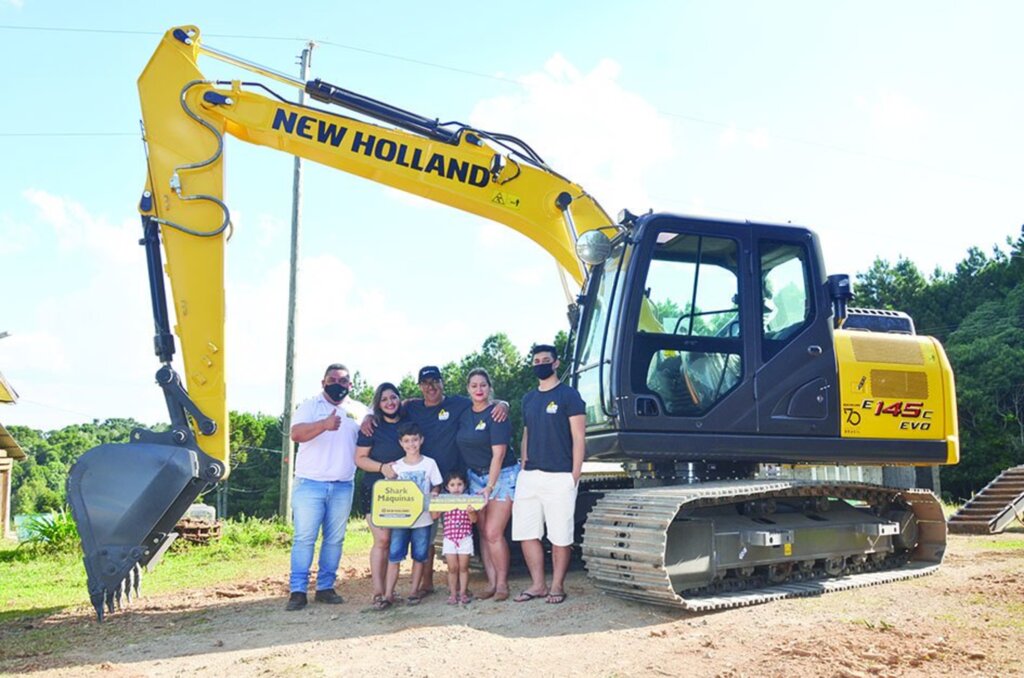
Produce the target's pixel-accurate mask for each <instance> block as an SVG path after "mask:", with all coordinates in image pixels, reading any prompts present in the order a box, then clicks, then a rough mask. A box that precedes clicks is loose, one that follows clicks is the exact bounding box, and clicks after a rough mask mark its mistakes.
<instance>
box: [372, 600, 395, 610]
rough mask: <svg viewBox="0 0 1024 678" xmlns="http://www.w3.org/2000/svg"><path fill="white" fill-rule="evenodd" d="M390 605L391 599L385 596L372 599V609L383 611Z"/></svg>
mask: <svg viewBox="0 0 1024 678" xmlns="http://www.w3.org/2000/svg"><path fill="white" fill-rule="evenodd" d="M389 607H391V601H390V600H388V599H387V598H380V599H379V600H375V601H373V609H375V610H377V611H378V612H380V611H383V610H386V609H388V608H389Z"/></svg>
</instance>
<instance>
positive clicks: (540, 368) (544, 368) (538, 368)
mask: <svg viewBox="0 0 1024 678" xmlns="http://www.w3.org/2000/svg"><path fill="white" fill-rule="evenodd" d="M554 373H555V364H554V363H541V364H540V365H534V366H533V374H534V375H535V376H536V377H537V378H538V379H541V380H543V379H547V378H548V377H550V376H551V375H552V374H554Z"/></svg>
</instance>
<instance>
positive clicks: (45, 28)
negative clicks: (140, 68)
mask: <svg viewBox="0 0 1024 678" xmlns="http://www.w3.org/2000/svg"><path fill="white" fill-rule="evenodd" d="M0 29H7V30H20V31H41V32H55V33H92V34H100V35H147V36H149V35H163V32H162V31H141V30H126V29H115V28H76V27H67V26H13V25H10V24H0ZM203 35H204V36H205V37H209V38H228V39H232V40H275V41H289V42H291V41H298V42H308V41H309V39H308V38H296V37H289V36H283V35H242V34H235V33H204V34H203ZM314 42H316V43H317V44H318V45H330V46H331V47H337V48H338V49H346V50H349V51H351V52H359V53H361V54H370V55H372V56H378V57H383V58H385V59H394V60H395V61H403V62H405V63H410V64H416V65H418V66H427V67H430V68H437V69H440V70H445V71H451V72H453V73H461V74H463V75H471V76H473V77H477V78H486V79H488V80H497V81H499V82H509V83H512V84H515V85H518V84H520V83H519V82H518V81H516V80H513V79H512V78H506V77H503V76H500V75H493V74H491V73H481V72H480V71H474V70H472V69H469V68H461V67H459V66H449V65H447V64H439V63H436V62H433V61H426V60H424V59H415V58H413V57H407V56H402V55H401V54H392V53H390V52H381V51H379V50H374V49H368V48H366V47H357V46H356V45H349V44H347V43H344V42H337V41H334V40H323V39H314Z"/></svg>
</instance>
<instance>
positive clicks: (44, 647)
mask: <svg viewBox="0 0 1024 678" xmlns="http://www.w3.org/2000/svg"><path fill="white" fill-rule="evenodd" d="M1022 536H1024V535H1022V534H1021V533H1020V532H1016V533H1010V534H1005V535H998V536H994V537H960V536H950V548H949V551H948V553H947V556H946V560H945V562H944V564H943V566H942V568H941V569H940V571H939V573H938V574H936V575H933V576H930V577H924V578H921V579H914V580H910V581H904V582H899V583H895V584H889V585H885V586H876V587H871V588H865V589H857V590H854V591H846V592H842V593H835V594H831V595H827V596H823V597H819V598H803V599H795V600H786V601H781V602H775V603H770V604H766V605H760V606H756V607H751V608H741V609H734V610H727V611H723V612H715V613H707V614H693V613H682V612H676V611H672V610H664V609H657V608H651V607H644V606H641V605H638V604H635V603H630V602H626V601H622V600H618V599H615V598H610V597H608V596H605V595H602V594H600V593H598V592H597V591H596V590H595V589H594V588H593V587H591V586H590V584H589V583H588V581H587V580H586V577H585V574H584V573H582V572H576V573H573V574H572V575H571V576H570V579H569V582H568V587H567V589H568V593H569V598H568V600H567V601H566V602H565V603H563V604H562V605H548V604H545V603H544V602H543V601H532V602H529V603H519V604H516V603H513V602H512V601H507V602H497V603H496V602H493V601H477V602H474V603H472V604H470V605H469V606H467V607H465V608H458V607H451V606H448V605H446V604H445V595H444V593H443V587H439V588H438V592H437V594H435V595H433V596H431V597H429V598H427V599H425V600H424V601H423V603H422V604H420V605H419V606H417V607H406V606H400V607H396V608H393V609H391V610H388V611H386V612H376V611H372V610H370V609H368V608H367V606H366V604H367V603H368V601H369V597H370V595H369V593H370V589H369V582H368V579H367V569H366V566H365V564H364V561H365V556H360V557H358V558H346V562H345V563H344V568H343V569H344V570H345V571H344V573H343V581H342V583H341V584H340V585H339V586H338V590H339V592H340V593H341V594H342V595H343V596H345V598H346V599H347V602H346V603H345V604H344V605H340V606H328V605H317V604H315V603H311V604H310V605H309V607H308V608H307V609H306V610H303V611H301V612H289V613H286V612H285V611H284V602H285V597H286V589H287V587H286V583H285V582H286V573H284V572H267V573H261V574H259V575H257V576H255V577H254V578H253V579H252V580H251V581H248V582H243V583H238V584H234V585H230V586H226V587H219V588H216V589H207V590H201V591H190V592H186V593H182V594H180V595H164V596H155V597H150V598H147V597H144V598H142V599H141V600H140V601H137V602H135V603H133V604H132V606H131V607H130V608H129V609H128V610H127V611H125V612H121V613H118V614H115V615H113V616H111V617H109V618H108V620H107V621H106V622H104V623H103V624H102V625H100V624H97V623H95V622H94V621H93V618H92V614H91V610H87V609H85V608H82V609H79V610H76V611H73V612H63V613H59V614H55V615H53V616H50V617H46V618H43V619H39V620H36V621H33V622H31V623H24V624H21V625H20V626H18V627H17V628H7V629H4V630H0V672H8V673H10V674H18V675H25V674H29V675H32V676H40V677H42V676H103V677H105V678H121V677H128V676H192V675H217V676H232V677H234V676H249V675H295V676H299V675H301V676H316V675H356V674H360V673H364V672H372V673H373V674H376V675H386V676H432V675H444V674H447V675H457V674H472V675H476V676H518V675H533V676H556V675H557V676H561V675H586V676H636V675H639V676H675V675H680V676H683V675H685V676H721V677H729V678H736V677H739V676H845V677H851V676H947V675H948V676H1013V675H1024V660H1022V659H1021V655H1022V654H1024V548H1020V546H1019V543H1020V541H1021V539H1022ZM1011 542H1014V543H1015V544H1016V548H1008V547H1011V546H1012V544H1011ZM438 575H439V577H438V582H439V583H441V582H443V581H444V580H443V575H442V573H440V572H439V573H438ZM201 577H202V573H201V572H197V573H196V579H197V581H198V580H201ZM474 583H475V584H476V585H477V586H478V587H479V586H480V583H479V581H476V582H474ZM525 584H526V582H525V580H524V579H522V578H520V579H518V580H516V581H514V582H513V587H514V588H515V587H522V586H525ZM471 587H472V584H471ZM54 633H56V634H59V636H60V637H64V638H67V639H70V640H71V643H70V645H69V646H68V645H64V644H62V643H52V642H51V643H47V642H45V641H44V639H46V638H50V639H52V638H54V637H55V636H54V635H53V634H54ZM23 634H36V635H37V636H38V637H39V638H40V641H39V643H38V644H39V645H40V646H41V647H38V648H37V647H29V648H28V649H22V650H20V651H19V652H17V653H15V654H14V655H13V656H12V653H11V652H10V650H8V651H7V652H6V653H5V652H4V650H3V647H4V646H5V645H7V646H8V647H11V644H10V642H9V641H11V640H12V639H15V638H16V637H17V636H18V635H22V639H21V640H22V641H24V640H26V639H27V637H26V636H24V635H23ZM15 646H20V647H22V648H25V647H26V645H25V643H24V642H22V643H19V644H17V645H15Z"/></svg>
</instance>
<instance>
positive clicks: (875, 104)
mask: <svg viewBox="0 0 1024 678" xmlns="http://www.w3.org/2000/svg"><path fill="white" fill-rule="evenodd" d="M854 102H855V103H856V105H857V108H858V109H860V110H861V111H863V112H865V113H867V114H868V118H869V120H870V121H871V124H872V126H873V127H875V128H877V129H880V130H895V131H906V130H911V129H915V128H917V127H919V126H920V125H921V124H922V123H924V122H925V121H926V119H927V114H926V113H925V111H924V110H923V109H922V108H921V107H919V106H918V105H917V104H915V103H914V102H913V101H911V99H910V98H909V97H907V96H906V95H904V94H901V93H899V92H890V91H884V90H883V91H880V92H878V93H877V94H875V95H874V96H872V97H864V96H858V97H856V98H855V99H854Z"/></svg>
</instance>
